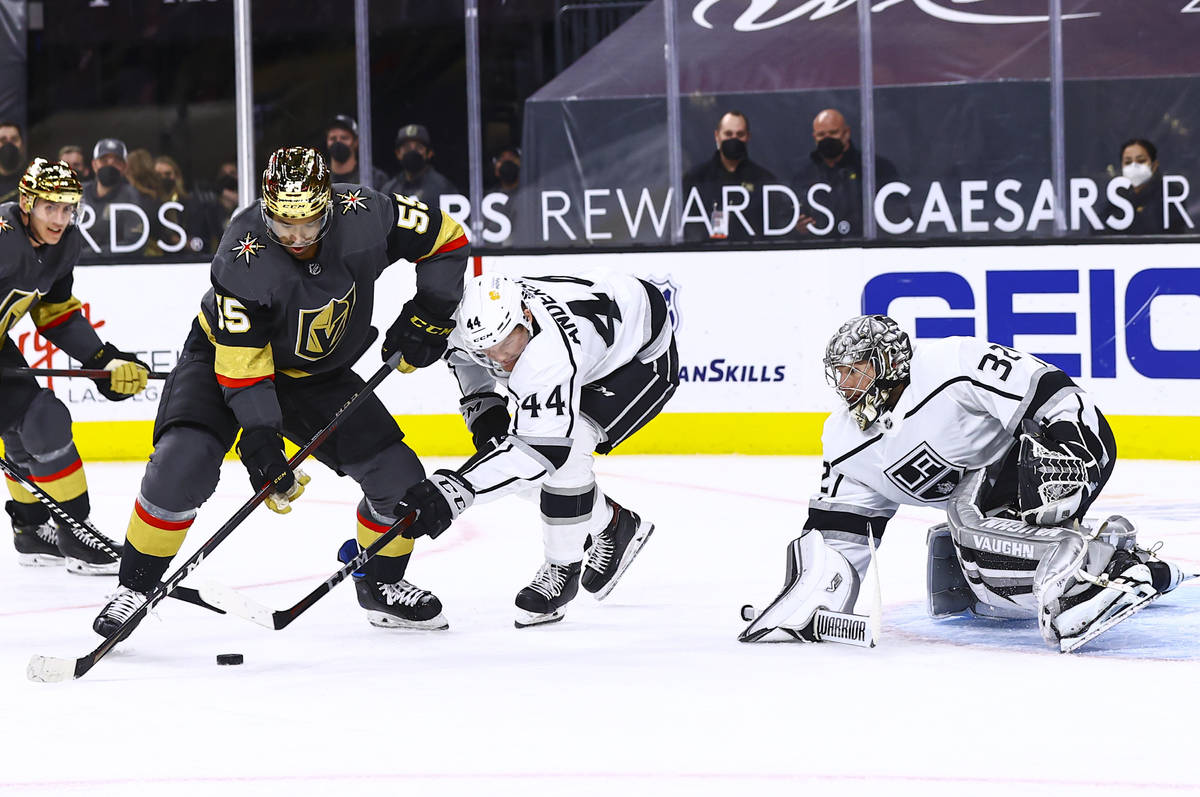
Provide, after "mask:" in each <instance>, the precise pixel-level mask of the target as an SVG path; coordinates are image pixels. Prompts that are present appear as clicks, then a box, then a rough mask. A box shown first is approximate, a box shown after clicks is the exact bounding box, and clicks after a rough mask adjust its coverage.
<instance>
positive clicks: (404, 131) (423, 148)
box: [383, 124, 459, 207]
mask: <svg viewBox="0 0 1200 797" xmlns="http://www.w3.org/2000/svg"><path fill="white" fill-rule="evenodd" d="M396 160H397V161H399V162H400V171H399V172H397V173H396V176H395V177H393V178H392V179H391V180H388V181H387V182H386V183H385V184H384V186H383V192H384V193H385V194H401V195H403V196H409V197H412V198H413V199H419V200H420V201H422V202H424V203H426V204H427V205H429V206H430V207H438V198H439V197H440V196H441V195H442V194H457V193H459V190H458V189H457V188H455V187H454V185H453V184H452V183H451V182H450V181H449V180H448V179H446V177H445V175H443V174H442V173H441V172H439V171H438V170H437V169H435V168H433V147H432V146H431V145H430V138H429V130H428V128H426V127H425V125H418V124H408V125H404V126H403V127H401V128H400V129H399V130H398V131H396Z"/></svg>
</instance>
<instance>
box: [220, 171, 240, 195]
mask: <svg viewBox="0 0 1200 797" xmlns="http://www.w3.org/2000/svg"><path fill="white" fill-rule="evenodd" d="M217 190H218V191H237V190H238V183H237V178H236V177H234V176H233V175H232V174H223V175H221V176H220V177H218V178H217Z"/></svg>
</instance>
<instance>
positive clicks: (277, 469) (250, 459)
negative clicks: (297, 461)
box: [237, 426, 311, 515]
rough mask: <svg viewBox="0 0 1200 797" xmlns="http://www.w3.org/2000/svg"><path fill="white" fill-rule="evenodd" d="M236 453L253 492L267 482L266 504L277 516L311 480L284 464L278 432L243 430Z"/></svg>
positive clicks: (288, 510)
mask: <svg viewBox="0 0 1200 797" xmlns="http://www.w3.org/2000/svg"><path fill="white" fill-rule="evenodd" d="M237 452H238V456H239V457H241V458H242V464H243V465H245V466H246V471H247V472H248V473H249V474H250V485H251V486H252V487H253V488H254V491H255V492H258V491H259V490H261V489H262V488H263V487H265V486H266V485H268V484H270V485H271V492H270V493H268V494H267V507H268V508H269V509H270V510H271V511H272V512H276V513H278V514H280V515H286V514H287V513H288V512H291V511H292V507H291V502H292V501H294V500H296V499H297V498H299V497H300V496H301V495H303V494H304V485H306V484H308V483H309V481H311V479H310V478H309V476H308V475H307V474H305V473H304V471H293V470H292V469H291V468H290V467H288V462H287V458H286V457H285V456H284V455H283V438H282V437H281V436H280V434H279V432H277V431H275V430H274V429H271V428H270V427H267V426H256V427H254V428H252V429H244V430H242V439H241V440H239V441H238V446H237Z"/></svg>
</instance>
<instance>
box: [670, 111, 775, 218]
mask: <svg viewBox="0 0 1200 797" xmlns="http://www.w3.org/2000/svg"><path fill="white" fill-rule="evenodd" d="M713 143H714V144H715V147H716V151H715V152H714V153H713V154H712V157H710V158H709V159H708V160H706V161H704V162H703V163H701V164H699V165H697V166H695V167H693V168H692V169H691V170H690V171H688V173H687V174H685V175H684V176H683V190H684V196H685V198H687V197H690V196H691V195H692V192H693V191H696V192H697V193H698V194H699V197H700V202H701V203H702V205H703V207H704V212H705V214H706V215H707V216H708V218H709V223H708V224H707V225H705V224H701V223H699V222H689V223H688V224H687V225H685V227H684V237H685V239H687V240H689V241H700V240H710V239H712V240H722V239H726V240H730V241H750V240H753V239H755V238H761V236H762V234H763V230H762V229H761V226H762V216H763V214H762V196H761V193H760V191H761V189H762V186H763V185H764V184H765V183H774V182H776V179H775V175H774V174H773V173H771V172H770V171H769V170H767V169H765V168H763V167H762V166H759V165H758V164H757V163H754V162H753V161H751V160H750V149H749V144H750V120H749V119H747V118H746V115H745V114H744V113H742V112H741V111H736V110H735V111H729V112H727V113H725V114H722V116H721V118H720V119H719V120H717V127H716V130H714V131H713ZM727 186H736V187H737V188H739V189H744V190H745V191H746V192H748V194H749V205H748V206H746V207H744V208H740V207H739V206H740V205H743V204H744V203H745V201H746V200H745V195H743V194H742V192H741V191H732V192H729V191H726V190H725V188H726V187H727ZM726 195H728V199H726Z"/></svg>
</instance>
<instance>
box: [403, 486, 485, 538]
mask: <svg viewBox="0 0 1200 797" xmlns="http://www.w3.org/2000/svg"><path fill="white" fill-rule="evenodd" d="M474 501H475V490H474V489H472V487H471V485H469V484H467V482H466V480H465V479H463V477H461V476H459V475H458V474H457V473H455V472H454V471H451V470H437V471H434V472H433V475H432V476H430V477H429V478H428V479H425V480H424V481H421V482H417V483H416V484H414V485H413V486H412V487H409V488H408V492H406V493H405V494H404V498H402V499H401V500H400V503H398V504H396V510H395V513H396V517H398V518H402V517H404V516H405V515H407V514H408V513H409V512H412V511H413V510H414V509H415V510H416V511H417V519H416V520H414V521H413V523H412V525H411V526H409V527H408V528H407V529H405V530H404V536H405V537H407V538H408V539H410V540H414V539H416V538H417V537H424V536H426V535H428V536H429V538H430V539H436V538H437V536H438V535H439V534H441V533H442V532H443V531H445V530H446V529H448V528H450V524H451V523H453V522H454V519H455V518H456V517H458V516H459V515H461V514H462V513H463V512H464V511H465V510H466V508H467V507H469V506H470V505H471V504H472V503H474Z"/></svg>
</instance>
